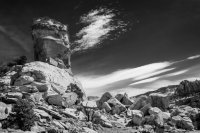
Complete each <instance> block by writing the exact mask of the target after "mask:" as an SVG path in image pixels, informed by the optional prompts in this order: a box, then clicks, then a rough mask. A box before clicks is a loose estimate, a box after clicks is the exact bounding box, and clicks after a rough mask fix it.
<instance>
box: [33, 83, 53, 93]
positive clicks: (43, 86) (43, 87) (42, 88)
mask: <svg viewBox="0 0 200 133" xmlns="http://www.w3.org/2000/svg"><path fill="white" fill-rule="evenodd" d="M30 85H31V86H36V87H37V89H38V91H39V92H46V91H48V90H49V89H50V88H51V84H50V83H48V82H36V81H34V82H32V83H31V84H30Z"/></svg>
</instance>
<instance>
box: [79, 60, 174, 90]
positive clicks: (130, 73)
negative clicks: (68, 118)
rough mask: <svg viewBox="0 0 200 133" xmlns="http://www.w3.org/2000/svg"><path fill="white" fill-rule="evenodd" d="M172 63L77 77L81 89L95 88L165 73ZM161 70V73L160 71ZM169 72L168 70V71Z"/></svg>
mask: <svg viewBox="0 0 200 133" xmlns="http://www.w3.org/2000/svg"><path fill="white" fill-rule="evenodd" d="M172 64H173V63H171V62H159V63H152V64H148V65H144V66H141V67H137V68H131V69H122V70H118V71H116V72H113V73H110V74H107V75H103V76H102V75H96V76H87V75H77V76H78V78H79V80H80V81H81V82H82V84H83V87H84V88H87V89H92V88H97V87H101V86H105V85H108V84H111V83H114V82H118V81H122V80H127V79H132V80H133V79H135V78H138V79H142V77H143V78H146V76H145V75H149V76H151V75H153V74H152V73H154V74H155V73H156V72H157V71H159V72H157V74H160V73H163V72H166V70H168V69H166V70H165V68H166V67H169V66H170V65H172ZM163 69H164V70H163ZM162 70H163V71H162ZM169 70H170V69H169Z"/></svg>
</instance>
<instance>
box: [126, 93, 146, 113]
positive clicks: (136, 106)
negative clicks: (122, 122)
mask: <svg viewBox="0 0 200 133" xmlns="http://www.w3.org/2000/svg"><path fill="white" fill-rule="evenodd" d="M148 103H149V99H148V97H147V96H145V95H142V96H140V97H138V98H137V99H136V100H135V101H134V102H133V104H132V105H131V106H130V107H129V109H130V110H139V109H141V108H142V107H144V106H145V105H146V104H148Z"/></svg>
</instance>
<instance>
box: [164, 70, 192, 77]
mask: <svg viewBox="0 0 200 133" xmlns="http://www.w3.org/2000/svg"><path fill="white" fill-rule="evenodd" d="M187 71H189V69H185V70H181V71H178V72H173V73H169V74H166V75H164V76H165V77H172V76H177V75H181V74H184V73H186V72H187Z"/></svg>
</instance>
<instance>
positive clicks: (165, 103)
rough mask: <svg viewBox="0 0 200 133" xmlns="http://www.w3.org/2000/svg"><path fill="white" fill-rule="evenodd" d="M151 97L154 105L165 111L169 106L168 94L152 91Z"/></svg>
mask: <svg viewBox="0 0 200 133" xmlns="http://www.w3.org/2000/svg"><path fill="white" fill-rule="evenodd" d="M149 96H150V98H151V105H152V107H158V108H160V109H161V110H163V111H165V110H166V109H167V108H168V107H169V96H168V95H166V94H159V93H152V94H150V95H149Z"/></svg>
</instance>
